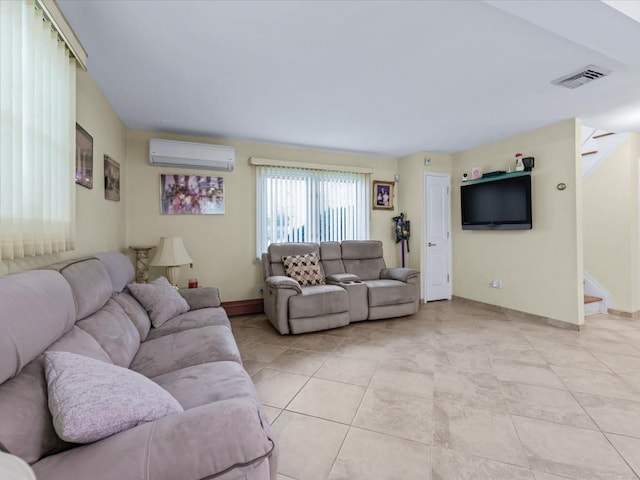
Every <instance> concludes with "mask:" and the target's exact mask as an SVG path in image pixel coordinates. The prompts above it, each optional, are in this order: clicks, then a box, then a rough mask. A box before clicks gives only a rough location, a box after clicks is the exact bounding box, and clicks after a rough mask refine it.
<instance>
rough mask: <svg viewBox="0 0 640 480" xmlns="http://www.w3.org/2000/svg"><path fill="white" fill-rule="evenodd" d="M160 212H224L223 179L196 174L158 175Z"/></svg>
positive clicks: (198, 213)
mask: <svg viewBox="0 0 640 480" xmlns="http://www.w3.org/2000/svg"><path fill="white" fill-rule="evenodd" d="M160 191H161V212H162V213H163V214H165V215H216V214H223V213H224V179H223V178H222V177H201V176H198V175H160Z"/></svg>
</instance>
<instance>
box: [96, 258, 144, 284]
mask: <svg viewBox="0 0 640 480" xmlns="http://www.w3.org/2000/svg"><path fill="white" fill-rule="evenodd" d="M95 257H96V258H97V259H98V260H100V261H101V262H102V263H103V264H104V266H105V267H107V273H108V274H109V278H111V284H112V285H113V291H114V292H121V291H123V290H124V289H125V287H126V286H127V285H129V284H130V283H131V282H133V278H134V277H135V270H134V269H133V263H131V261H130V260H129V259H128V258H127V257H126V256H125V255H123V254H122V253H120V252H101V253H96V254H95Z"/></svg>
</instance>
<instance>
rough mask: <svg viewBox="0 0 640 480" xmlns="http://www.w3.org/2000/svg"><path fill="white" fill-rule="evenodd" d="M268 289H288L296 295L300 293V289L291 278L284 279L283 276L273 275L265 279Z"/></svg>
mask: <svg viewBox="0 0 640 480" xmlns="http://www.w3.org/2000/svg"><path fill="white" fill-rule="evenodd" d="M264 283H266V284H267V286H268V287H272V288H288V289H290V290H295V291H296V292H297V293H302V287H300V284H299V283H298V282H296V281H295V280H294V279H293V278H290V277H285V276H284V275H274V276H272V277H267V278H266V279H265V281H264Z"/></svg>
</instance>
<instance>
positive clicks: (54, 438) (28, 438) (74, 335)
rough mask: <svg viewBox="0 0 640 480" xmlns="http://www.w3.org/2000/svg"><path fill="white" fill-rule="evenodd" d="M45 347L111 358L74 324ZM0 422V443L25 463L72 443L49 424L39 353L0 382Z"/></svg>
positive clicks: (63, 448) (43, 376)
mask: <svg viewBox="0 0 640 480" xmlns="http://www.w3.org/2000/svg"><path fill="white" fill-rule="evenodd" d="M49 350H52V351H65V352H73V353H78V354H81V355H85V356H89V357H91V358H95V359H96V360H102V361H104V362H107V363H110V362H111V360H109V356H108V355H107V354H106V352H105V351H104V350H103V349H102V347H101V346H100V345H99V344H98V342H97V341H96V340H95V339H94V338H93V337H92V336H91V335H89V334H88V333H86V332H85V331H83V330H81V329H80V328H78V327H74V328H73V329H71V331H69V332H68V333H67V334H66V335H65V336H63V337H62V338H61V339H60V340H58V341H57V342H55V343H54V344H53V345H51V346H50V347H49ZM0 425H2V428H0V444H2V445H4V446H5V447H6V449H7V450H8V451H9V452H11V453H13V454H14V455H17V456H19V457H20V458H22V459H23V460H25V461H26V462H29V463H32V462H35V461H36V460H38V459H39V458H41V457H43V456H45V455H49V454H52V453H55V452H59V451H62V450H66V449H68V448H70V447H71V446H72V445H70V444H68V443H67V442H65V441H63V440H62V439H60V438H59V437H58V435H56V432H55V430H54V428H53V422H52V420H51V414H50V413H49V408H48V407H47V385H46V381H45V375H44V365H43V356H42V355H40V356H38V357H37V358H36V359H35V360H33V361H32V362H30V363H29V364H28V365H27V366H26V367H25V368H24V369H23V370H22V371H21V372H20V374H19V375H18V376H16V377H14V378H12V379H11V380H9V381H7V382H5V383H3V384H2V385H0ZM26 425H28V428H26V427H25V426H26Z"/></svg>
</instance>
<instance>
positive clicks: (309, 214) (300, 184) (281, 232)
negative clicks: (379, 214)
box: [256, 166, 370, 258]
mask: <svg viewBox="0 0 640 480" xmlns="http://www.w3.org/2000/svg"><path fill="white" fill-rule="evenodd" d="M368 186H369V175H368V174H364V173H352V172H337V171H323V170H311V169H304V168H287V167H270V166H259V167H257V191H256V195H257V242H256V243H257V245H256V253H257V257H258V258H259V257H260V255H261V254H262V252H265V251H266V249H267V247H268V246H269V244H270V243H279V242H325V241H336V242H339V241H342V240H366V239H368V238H369V208H370V206H369V197H370V195H369V188H368Z"/></svg>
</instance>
